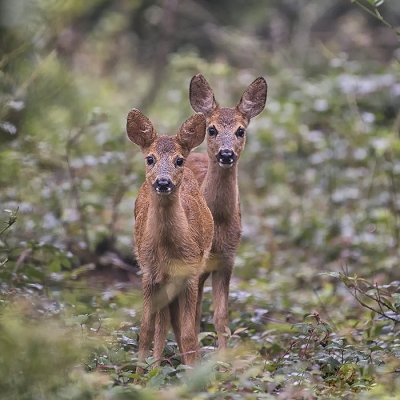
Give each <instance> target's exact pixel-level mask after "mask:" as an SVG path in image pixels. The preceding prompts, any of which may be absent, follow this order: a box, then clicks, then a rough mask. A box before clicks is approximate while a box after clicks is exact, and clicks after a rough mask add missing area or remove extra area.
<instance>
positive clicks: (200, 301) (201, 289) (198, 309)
mask: <svg viewBox="0 0 400 400" xmlns="http://www.w3.org/2000/svg"><path fill="white" fill-rule="evenodd" d="M209 276H210V274H209V273H208V272H205V273H204V274H201V275H200V278H199V287H198V294H197V303H196V335H199V333H200V324H201V315H202V311H203V293H204V284H205V282H206V280H207V278H208V277H209Z"/></svg>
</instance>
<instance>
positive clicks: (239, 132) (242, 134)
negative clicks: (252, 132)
mask: <svg viewBox="0 0 400 400" xmlns="http://www.w3.org/2000/svg"><path fill="white" fill-rule="evenodd" d="M236 136H237V137H243V136H244V129H243V128H239V129H238V130H237V131H236Z"/></svg>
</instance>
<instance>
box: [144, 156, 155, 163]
mask: <svg viewBox="0 0 400 400" xmlns="http://www.w3.org/2000/svg"><path fill="white" fill-rule="evenodd" d="M146 161H147V165H152V164H154V158H153V157H151V156H149V157H146Z"/></svg>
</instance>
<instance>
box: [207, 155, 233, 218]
mask: <svg viewBox="0 0 400 400" xmlns="http://www.w3.org/2000/svg"><path fill="white" fill-rule="evenodd" d="M237 165H238V164H237V163H235V164H234V165H233V166H232V167H231V168H221V167H220V166H219V164H218V162H214V161H211V160H209V164H208V170H207V173H206V176H205V178H204V181H203V184H202V192H203V194H204V198H205V199H206V202H207V205H208V207H209V208H210V211H211V213H212V215H213V218H214V222H215V223H217V224H218V223H229V222H230V221H231V220H232V219H234V218H236V217H237V215H238V214H239V207H240V198H239V189H238V167H237Z"/></svg>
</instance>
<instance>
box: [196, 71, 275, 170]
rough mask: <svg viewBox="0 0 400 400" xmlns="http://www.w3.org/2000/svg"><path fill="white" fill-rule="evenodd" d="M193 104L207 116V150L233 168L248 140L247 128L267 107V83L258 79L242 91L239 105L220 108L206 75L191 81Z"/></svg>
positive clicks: (225, 166)
mask: <svg viewBox="0 0 400 400" xmlns="http://www.w3.org/2000/svg"><path fill="white" fill-rule="evenodd" d="M189 97H190V104H191V105H192V108H193V110H195V111H196V112H200V113H202V114H203V115H204V116H205V117H206V122H207V125H206V130H207V151H208V154H209V156H210V158H211V159H213V158H214V157H215V158H216V160H217V162H218V163H219V165H220V166H221V167H222V168H229V167H232V166H233V165H234V164H235V162H236V161H237V160H238V159H239V157H240V154H241V152H242V150H243V148H244V145H245V142H246V128H247V126H248V125H249V122H250V120H251V118H254V117H255V116H257V115H258V114H260V112H261V111H262V110H263V109H264V106H265V101H266V99H267V82H266V81H265V79H264V78H262V77H260V78H257V79H256V80H255V81H254V82H253V83H252V84H251V85H250V86H249V87H248V88H247V89H246V90H245V92H244V93H243V96H242V98H241V99H240V101H239V102H238V104H237V105H236V107H233V108H228V107H220V106H219V104H218V103H217V101H216V100H215V97H214V93H213V91H212V90H211V87H210V85H209V84H208V82H207V81H206V79H205V78H204V76H203V75H201V74H197V75H195V76H194V77H193V78H192V80H191V82H190V90H189Z"/></svg>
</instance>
